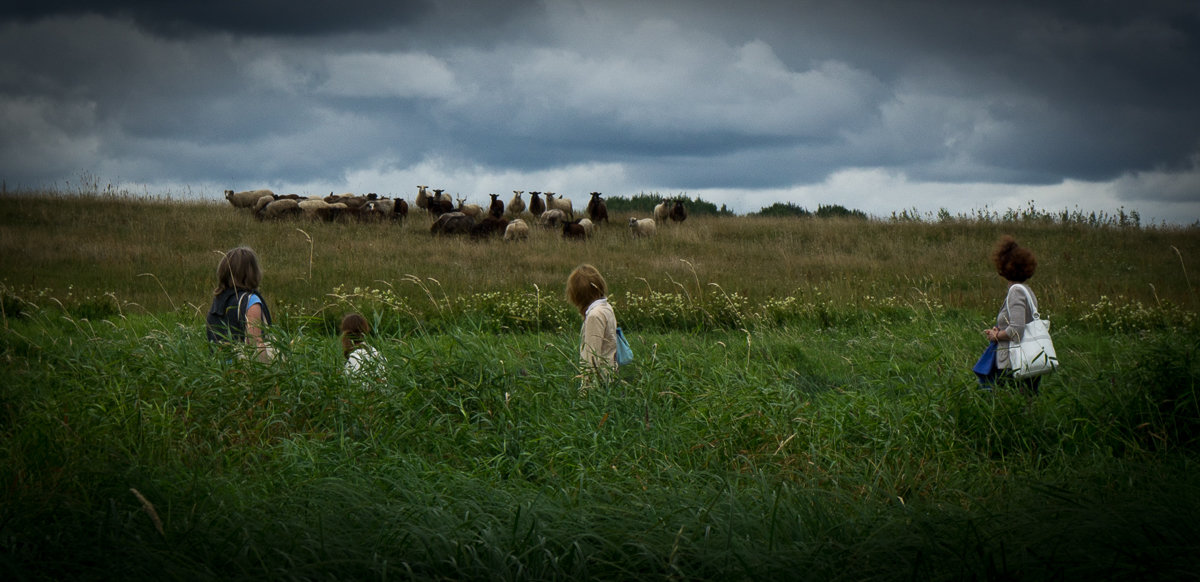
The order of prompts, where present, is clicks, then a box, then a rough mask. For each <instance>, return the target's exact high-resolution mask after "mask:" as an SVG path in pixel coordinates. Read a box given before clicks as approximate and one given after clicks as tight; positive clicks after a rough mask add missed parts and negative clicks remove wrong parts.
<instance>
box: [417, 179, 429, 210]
mask: <svg viewBox="0 0 1200 582" xmlns="http://www.w3.org/2000/svg"><path fill="white" fill-rule="evenodd" d="M416 203H417V208H420V209H421V210H429V186H421V185H419V184H418V185H417V200H416Z"/></svg>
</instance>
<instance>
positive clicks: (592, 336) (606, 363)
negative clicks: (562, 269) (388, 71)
mask: <svg viewBox="0 0 1200 582" xmlns="http://www.w3.org/2000/svg"><path fill="white" fill-rule="evenodd" d="M607 297H608V284H607V283H605V282H604V277H603V276H601V275H600V271H599V270H597V269H596V267H593V266H592V265H588V264H583V265H579V266H578V267H575V270H574V271H571V275H570V276H569V277H567V301H568V302H570V303H571V305H574V306H575V308H576V309H578V310H579V313H580V315H582V316H583V328H582V329H581V330H580V338H579V360H580V367H581V368H582V372H583V374H582V375H583V384H582V385H581V386H580V388H579V393H580V395H585V394H587V391H588V388H589V387H590V386H591V385H592V384H593V383H594V382H595V381H596V380H597V379H608V378H611V377H612V376H613V372H615V371H616V369H617V318H616V315H614V314H613V309H612V306H611V305H609V304H608V298H607Z"/></svg>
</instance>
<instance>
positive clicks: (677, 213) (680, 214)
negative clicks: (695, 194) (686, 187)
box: [671, 200, 687, 222]
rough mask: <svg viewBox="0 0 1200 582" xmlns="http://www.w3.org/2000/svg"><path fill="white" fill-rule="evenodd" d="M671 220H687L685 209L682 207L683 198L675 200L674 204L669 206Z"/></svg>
mask: <svg viewBox="0 0 1200 582" xmlns="http://www.w3.org/2000/svg"><path fill="white" fill-rule="evenodd" d="M671 220H673V221H675V222H683V221H685V220H687V209H686V208H684V207H683V200H676V201H675V205H674V206H672V207H671Z"/></svg>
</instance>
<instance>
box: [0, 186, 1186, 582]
mask: <svg viewBox="0 0 1200 582" xmlns="http://www.w3.org/2000/svg"><path fill="white" fill-rule="evenodd" d="M623 218H624V217H619V216H618V217H614V223H615V224H613V225H611V227H610V228H608V229H605V230H603V231H602V232H601V233H600V234H599V235H598V236H597V237H596V238H594V239H593V240H591V241H589V242H587V243H584V244H574V243H568V242H566V241H562V240H559V239H558V238H557V237H554V236H552V235H551V233H548V232H538V233H535V236H534V237H533V238H532V239H531V240H530V241H528V242H526V243H522V244H503V243H501V242H500V241H490V242H484V243H473V242H470V241H464V240H454V239H452V240H446V239H433V238H431V237H430V236H429V235H428V233H427V230H426V229H427V225H428V222H427V221H426V220H424V219H418V218H416V217H413V219H412V220H410V222H409V223H406V224H404V225H385V224H314V223H307V222H283V223H258V222H255V221H253V220H251V219H250V218H249V217H248V216H247V215H245V214H243V213H240V212H238V211H235V210H234V209H232V208H229V207H227V206H225V205H222V204H214V203H184V202H178V201H170V200H137V199H128V198H120V197H115V198H114V197H96V196H83V197H69V196H56V195H43V196H11V197H5V198H2V199H0V249H2V250H3V251H4V252H3V253H0V261H3V262H2V264H0V279H2V283H3V289H2V291H3V315H4V318H3V333H2V335H0V337H2V340H0V358H3V362H4V364H3V368H2V369H3V381H2V382H0V384H2V387H0V482H3V483H4V486H3V487H2V488H0V491H2V492H3V493H2V497H0V578H3V579H6V580H21V579H55V580H58V579H97V578H99V579H111V578H116V579H144V578H153V579H186V580H196V579H255V580H261V579H299V580H309V579H345V578H354V579H381V580H382V579H389V578H390V579H396V578H399V579H464V578H485V579H511V580H528V579H570V580H579V579H722V580H724V579H753V580H758V579H814V580H840V579H845V580H862V579H879V580H898V579H919V580H939V579H940V580H960V579H1035V580H1037V579H1047V580H1049V579H1056V580H1061V579H1113V578H1127V579H1193V578H1194V576H1195V573H1196V572H1197V571H1200V557H1198V556H1200V471H1197V461H1198V460H1200V458H1198V453H1200V400H1197V395H1196V384H1197V380H1198V379H1200V358H1198V354H1200V340H1198V339H1197V337H1200V336H1198V335H1197V332H1200V322H1198V320H1197V318H1196V312H1197V311H1198V309H1200V304H1198V301H1200V298H1198V297H1197V293H1196V291H1195V289H1194V285H1195V284H1197V283H1200V281H1193V279H1195V278H1196V277H1197V273H1200V258H1198V257H1200V231H1197V230H1196V229H1194V228H1122V227H1119V226H1115V225H1097V226H1088V225H1081V224H1063V223H1056V222H1054V221H1052V220H1038V219H1028V220H1012V221H986V220H972V219H969V218H965V217H960V218H958V219H951V220H940V221H936V222H931V221H903V222H900V221H878V220H872V221H855V220H817V219H802V220H801V219H783V218H747V217H722V218H698V219H696V220H693V219H689V220H688V222H686V223H684V224H683V225H669V226H672V227H671V228H664V229H662V230H661V231H660V233H659V236H657V237H656V238H654V239H652V240H633V239H631V238H630V237H628V236H627V234H628V233H626V232H625V231H624V230H623V228H622V227H621V225H620V221H621V220H622V219H623ZM1043 218H1044V217H1043ZM1005 233H1010V234H1013V235H1014V236H1016V237H1017V238H1018V240H1019V241H1021V242H1022V243H1023V244H1025V245H1027V246H1029V247H1030V248H1032V249H1033V250H1034V252H1035V253H1037V254H1038V258H1039V269H1038V274H1037V275H1036V276H1035V277H1034V278H1033V279H1032V280H1031V281H1030V284H1031V286H1032V287H1033V289H1034V290H1035V291H1036V292H1037V293H1038V298H1039V303H1040V306H1041V308H1042V311H1043V316H1045V317H1048V318H1049V319H1050V320H1051V321H1052V323H1053V326H1052V328H1051V329H1052V332H1053V333H1054V337H1055V344H1056V346H1057V348H1058V351H1059V357H1060V360H1061V361H1062V363H1063V369H1062V370H1061V371H1060V372H1059V373H1057V374H1055V375H1053V376H1050V377H1048V378H1047V379H1046V380H1045V381H1044V382H1043V387H1042V394H1041V395H1040V396H1038V397H1036V398H1032V399H1027V398H1025V397H1023V396H1021V395H1019V394H1017V393H1015V392H1014V391H1011V390H999V391H997V392H994V393H992V392H981V391H980V390H978V389H977V387H976V384H975V380H974V378H973V376H972V374H971V373H970V370H969V368H970V365H971V364H972V363H973V361H974V358H975V357H976V356H977V354H978V352H979V351H980V350H982V348H983V347H984V346H983V343H982V342H983V340H982V338H981V335H980V333H979V330H981V329H983V328H984V327H987V326H988V325H990V321H991V320H992V319H994V317H995V311H996V309H997V308H998V307H999V301H1000V299H1001V298H1002V296H1003V292H1004V283H1003V281H1001V280H999V278H998V277H996V276H995V275H994V274H993V272H992V271H991V269H990V267H989V265H988V263H987V255H988V252H989V250H990V247H991V245H992V243H993V242H994V241H995V240H996V239H997V238H998V237H999V236H1000V235H1001V234H1005ZM239 244H249V245H251V246H253V247H254V248H255V249H256V250H258V252H259V254H260V256H261V257H262V259H263V262H264V266H265V268H266V271H267V274H266V279H265V281H264V284H263V287H262V288H263V292H264V294H266V295H267V297H268V299H269V300H270V301H271V302H272V309H273V311H274V312H275V313H276V315H277V319H278V325H277V326H276V327H275V329H274V330H273V339H274V341H275V343H276V345H278V346H279V347H280V349H281V352H282V353H283V355H284V358H283V360H282V361H281V362H277V363H276V364H273V365H270V366H266V365H259V364H251V363H245V362H236V363H229V362H225V361H222V360H221V359H220V358H215V357H213V356H212V355H211V353H210V352H209V349H208V346H207V345H206V342H205V340H204V335H203V329H202V327H203V326H202V318H201V312H202V310H204V309H205V308H206V307H207V304H208V302H209V297H210V296H211V288H212V286H213V285H214V283H215V282H214V281H213V280H212V279H213V273H212V271H213V270H214V268H215V265H216V261H217V259H218V256H217V254H216V252H219V251H221V250H226V249H228V248H231V247H233V246H236V245H239ZM585 261H586V262H591V263H594V264H596V265H597V266H598V267H600V269H601V270H602V271H603V272H604V273H605V274H606V276H607V278H608V280H609V284H610V287H611V289H612V291H613V302H614V305H615V308H616V312H617V317H618V318H619V319H620V321H621V324H622V326H623V327H625V328H626V329H627V331H629V333H630V336H631V341H632V342H633V347H634V351H635V353H636V356H637V362H636V364H635V365H634V366H632V367H631V368H630V369H628V370H624V371H623V373H622V378H621V380H619V381H617V382H614V383H612V384H611V385H605V386H602V387H600V388H599V389H596V390H593V391H591V392H590V393H588V394H587V395H586V396H585V397H580V396H579V395H578V393H577V391H576V388H577V386H578V379H577V378H576V377H575V374H576V370H575V368H574V364H575V346H576V342H577V340H578V338H577V334H578V325H579V316H578V315H577V314H575V313H572V312H571V311H570V310H569V309H568V308H567V307H566V305H565V301H564V300H563V299H562V282H563V280H564V279H565V276H566V274H567V273H568V272H569V271H570V269H571V268H572V267H573V266H575V265H576V264H578V263H580V262H585ZM352 309H353V310H359V311H362V312H364V313H366V314H368V315H369V317H370V318H371V319H372V321H373V322H374V323H375V324H376V328H377V330H378V333H377V334H376V336H375V337H374V338H373V341H374V342H375V343H376V345H378V347H379V349H380V351H381V352H382V353H383V354H384V355H385V357H386V358H387V359H388V361H389V363H390V366H389V371H388V375H387V378H386V383H385V384H383V385H374V386H369V387H364V386H360V385H357V384H355V383H352V382H350V381H349V380H347V379H346V378H344V377H343V376H342V375H341V374H340V373H339V370H340V363H341V360H340V358H341V356H340V352H339V348H338V346H337V345H336V340H335V339H334V338H333V336H332V331H331V328H330V326H331V323H332V322H334V321H336V320H337V319H338V318H340V316H341V314H343V313H344V312H346V311H348V310H352Z"/></svg>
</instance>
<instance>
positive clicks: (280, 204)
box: [255, 198, 302, 220]
mask: <svg viewBox="0 0 1200 582" xmlns="http://www.w3.org/2000/svg"><path fill="white" fill-rule="evenodd" d="M301 212H302V211H301V210H300V203H299V202H297V201H295V200H292V199H291V198H282V199H279V200H275V201H273V202H271V203H270V204H267V205H266V206H263V207H262V209H261V210H259V211H258V213H257V214H256V215H255V216H257V217H258V219H259V220H276V219H280V218H285V217H288V216H296V215H299V214H301Z"/></svg>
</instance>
